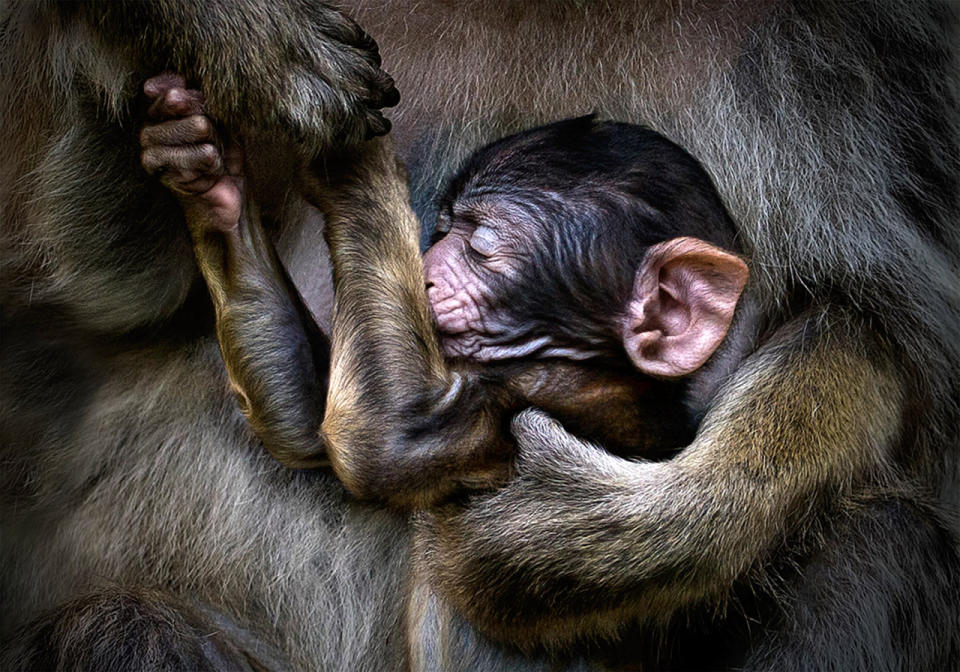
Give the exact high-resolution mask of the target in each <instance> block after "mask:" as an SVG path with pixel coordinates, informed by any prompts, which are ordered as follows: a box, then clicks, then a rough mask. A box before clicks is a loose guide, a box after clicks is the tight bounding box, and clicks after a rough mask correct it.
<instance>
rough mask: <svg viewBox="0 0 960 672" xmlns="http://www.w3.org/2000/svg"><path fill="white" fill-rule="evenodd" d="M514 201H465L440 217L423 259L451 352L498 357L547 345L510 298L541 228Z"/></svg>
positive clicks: (448, 352) (447, 350)
mask: <svg viewBox="0 0 960 672" xmlns="http://www.w3.org/2000/svg"><path fill="white" fill-rule="evenodd" d="M532 228H533V227H532V225H531V223H530V222H529V221H528V220H525V218H524V217H523V215H522V213H521V212H519V211H517V210H512V208H511V207H510V206H509V204H504V203H490V202H489V201H486V202H484V201H478V200H473V201H471V200H469V199H465V200H464V201H457V202H455V203H454V204H453V205H452V206H451V207H450V208H449V209H448V210H447V211H446V212H443V213H441V214H440V215H439V217H438V220H437V233H436V235H438V236H442V238H441V239H440V240H439V241H437V242H436V243H435V244H434V245H433V246H432V247H431V248H430V249H429V250H427V252H426V254H425V255H424V257H423V266H424V273H425V275H426V282H427V297H428V299H429V302H430V308H431V310H432V312H433V315H434V319H435V320H436V323H437V329H438V331H439V333H440V337H441V343H442V345H443V348H444V351H445V353H446V355H447V356H448V357H466V358H470V359H473V360H477V361H494V360H499V359H508V358H511V357H523V356H525V355H529V354H531V353H532V352H533V351H534V350H536V349H537V348H538V347H539V344H538V342H537V341H536V339H535V338H532V337H531V336H530V334H529V333H527V332H528V330H527V329H526V328H524V326H523V325H521V324H520V323H519V322H518V320H517V319H516V317H515V316H514V315H512V311H511V310H510V306H508V305H506V304H505V301H504V297H505V296H507V295H509V291H508V290H509V289H510V288H511V287H513V286H515V285H516V284H518V283H519V281H520V276H521V269H522V266H523V264H524V263H525V256H526V255H527V254H528V253H529V245H530V244H531V240H533V239H535V238H536V235H535V233H536V232H535V231H533V230H531V229H532Z"/></svg>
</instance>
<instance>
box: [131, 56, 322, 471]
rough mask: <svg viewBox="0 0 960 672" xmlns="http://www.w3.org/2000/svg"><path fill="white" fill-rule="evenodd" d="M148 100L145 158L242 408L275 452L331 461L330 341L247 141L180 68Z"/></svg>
mask: <svg viewBox="0 0 960 672" xmlns="http://www.w3.org/2000/svg"><path fill="white" fill-rule="evenodd" d="M144 90H145V91H146V92H147V95H148V97H150V99H151V107H150V110H149V116H150V119H151V122H152V123H148V124H147V125H146V126H145V127H144V129H143V131H142V132H141V136H140V138H141V144H142V147H143V151H142V154H141V160H142V162H143V166H144V168H146V170H147V171H148V172H151V173H154V174H158V175H159V176H160V180H161V182H163V184H164V185H165V186H166V187H167V188H168V189H170V190H171V191H172V192H173V193H174V194H175V195H176V197H177V200H178V201H179V202H180V205H181V206H182V208H183V211H184V215H185V218H186V221H187V225H188V227H189V229H190V236H191V239H192V241H193V249H194V254H195V256H196V260H197V265H198V266H199V268H200V272H201V274H202V275H203V279H204V281H205V282H206V285H207V289H208V290H209V293H210V298H211V300H212V302H213V307H214V313H215V316H216V333H217V339H218V341H219V344H220V351H221V353H222V354H223V360H224V363H225V365H226V369H227V373H228V374H229V377H230V382H231V385H232V387H233V389H234V391H235V393H236V395H237V398H238V400H239V402H240V406H241V409H242V410H243V412H244V414H245V415H246V416H247V418H248V419H249V421H250V423H251V425H252V426H253V428H254V430H255V431H256V433H257V435H258V436H259V437H260V439H261V440H262V441H263V443H264V445H265V446H266V448H267V449H268V450H269V451H270V453H271V454H272V455H274V457H276V458H277V459H278V460H280V461H281V462H283V463H284V464H287V465H289V466H291V467H311V466H318V465H320V464H322V463H323V462H324V458H323V455H322V454H323V446H322V444H321V443H320V440H319V430H320V422H321V419H322V417H323V401H324V395H325V392H326V377H327V370H328V365H329V352H330V348H329V343H328V341H327V339H326V337H325V336H324V335H323V333H322V332H321V331H320V329H319V328H318V327H317V325H316V323H315V322H314V321H313V317H312V316H311V315H310V312H309V311H308V310H307V308H306V306H305V305H304V303H303V301H302V299H301V297H300V295H299V293H298V292H297V290H296V288H295V287H294V286H293V283H291V282H290V280H289V278H288V277H287V274H286V271H285V270H284V268H283V266H282V265H281V263H280V261H279V259H278V258H277V255H276V252H275V250H274V249H273V245H272V243H271V242H270V239H269V238H268V236H267V234H266V232H265V231H264V229H263V226H262V224H261V221H260V212H259V209H258V208H257V205H256V204H255V203H254V202H253V199H252V198H251V196H250V194H249V191H248V190H247V189H246V188H245V178H244V165H243V155H242V150H241V148H240V146H239V145H237V144H236V143H229V142H227V146H226V148H225V149H224V150H222V151H221V150H220V146H221V145H222V144H224V143H223V139H222V138H221V137H219V135H220V134H219V133H218V132H217V130H216V129H215V127H214V125H213V123H212V121H211V120H210V119H209V118H208V117H207V116H205V115H204V114H203V111H204V108H203V95H202V94H201V93H200V92H199V91H196V90H190V89H187V88H186V83H185V81H184V79H183V78H182V77H180V76H179V75H169V74H167V75H160V76H157V77H154V78H152V79H150V80H148V81H147V82H146V84H145V85H144Z"/></svg>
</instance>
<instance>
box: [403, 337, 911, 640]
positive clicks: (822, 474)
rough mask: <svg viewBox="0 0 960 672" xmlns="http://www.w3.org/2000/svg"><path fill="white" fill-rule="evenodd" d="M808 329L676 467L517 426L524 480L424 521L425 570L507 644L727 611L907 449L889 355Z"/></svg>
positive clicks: (774, 350)
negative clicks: (837, 505)
mask: <svg viewBox="0 0 960 672" xmlns="http://www.w3.org/2000/svg"><path fill="white" fill-rule="evenodd" d="M801 326H802V325H801ZM801 331H802V329H798V331H797V333H795V334H793V335H791V336H790V337H789V338H787V339H785V340H783V341H781V342H779V343H778V342H775V341H774V342H771V344H770V345H769V347H767V348H765V349H764V350H762V351H760V352H758V353H757V354H756V355H754V356H753V357H751V359H750V360H748V361H747V362H746V363H745V364H744V365H743V367H742V368H741V369H740V371H739V372H738V375H737V377H736V379H734V380H733V381H731V383H730V384H728V386H727V387H726V389H725V390H724V392H723V393H722V394H721V397H720V398H719V399H718V400H717V402H716V404H714V406H713V408H712V410H711V412H710V415H709V416H708V417H707V418H706V420H705V421H704V424H703V427H702V428H701V431H700V433H699V435H698V437H697V439H696V440H695V441H694V443H693V444H692V445H691V446H689V447H688V448H687V449H686V450H685V451H684V452H683V453H682V454H681V455H679V456H678V457H677V458H675V459H674V460H671V461H667V462H661V463H650V462H644V463H633V462H629V461H626V460H622V459H620V458H617V457H615V456H612V455H610V454H608V453H606V452H604V451H601V450H599V449H596V448H593V447H591V446H588V445H586V444H582V443H580V442H578V441H576V440H574V439H572V438H571V437H569V436H568V435H565V434H564V433H563V431H562V428H559V426H557V425H556V424H555V423H552V422H550V421H537V422H535V423H534V424H533V425H532V426H530V425H528V426H526V428H522V427H521V428H519V430H518V431H515V433H516V434H517V440H518V443H519V445H520V453H519V456H518V458H517V465H516V469H517V473H518V475H517V477H516V478H515V479H514V480H511V482H510V483H509V484H508V485H507V486H505V487H504V488H502V489H501V490H500V491H498V492H496V493H494V494H491V495H478V496H476V497H475V498H473V499H472V500H471V501H470V502H469V503H468V504H467V506H466V507H464V508H457V507H453V506H451V507H447V508H445V509H440V510H438V512H436V513H434V514H431V516H430V517H428V518H427V519H426V523H425V526H424V528H423V531H422V532H423V533H422V534H421V537H420V541H419V542H418V543H420V544H421V545H422V547H423V553H424V556H425V557H426V558H427V561H426V563H425V566H424V571H426V572H429V573H431V574H432V575H433V582H434V584H435V585H437V586H439V587H440V588H441V590H442V591H444V592H445V593H446V594H447V595H448V596H450V597H451V598H452V599H453V600H454V602H455V603H456V604H457V606H458V607H459V608H461V609H462V610H463V611H464V613H466V614H467V615H468V617H470V618H472V619H474V620H476V621H477V622H478V623H480V624H482V625H485V626H487V627H488V628H490V629H491V632H492V634H494V635H499V636H500V637H503V638H506V639H516V637H517V630H518V629H523V628H529V629H530V633H531V636H532V637H533V638H536V636H537V633H538V632H539V631H540V630H539V629H540V628H543V627H545V626H544V623H549V624H552V625H557V624H558V623H559V626H558V628H559V630H560V631H564V630H569V632H570V633H576V635H577V636H579V635H582V634H583V633H584V632H586V633H587V634H591V632H590V630H591V629H595V632H596V633H603V632H606V633H609V631H611V630H615V629H616V626H617V623H619V622H622V620H623V618H624V617H635V616H636V615H640V614H643V615H644V617H645V618H658V617H663V618H664V619H668V618H669V617H670V616H671V614H672V613H673V611H674V610H676V609H677V608H680V607H682V606H683V605H684V604H690V603H703V602H707V603H709V602H714V603H722V601H723V599H724V598H725V597H726V596H727V595H728V593H729V589H730V587H731V585H732V584H733V582H734V581H735V580H736V579H738V578H739V577H741V576H743V574H744V573H745V572H746V571H747V570H748V569H749V568H750V567H751V566H754V565H756V564H757V563H762V562H763V561H764V560H765V559H766V556H767V554H768V553H769V552H771V551H772V550H773V549H774V548H775V547H776V545H777V543H778V541H779V540H780V539H781V538H782V537H783V536H784V535H789V534H791V533H792V532H794V531H796V530H797V529H798V526H799V525H801V524H802V523H803V522H804V516H805V515H806V514H807V513H808V512H810V511H811V510H815V507H812V503H813V502H822V500H823V499H831V498H836V497H838V496H840V495H841V494H842V493H844V492H848V491H849V490H850V488H851V487H852V486H853V484H854V483H855V480H856V478H858V477H859V476H861V475H864V476H865V475H866V474H871V473H872V474H883V473H885V471H886V464H885V462H886V456H887V455H888V454H889V452H890V450H891V446H892V445H893V443H894V442H895V441H896V439H897V435H898V431H899V419H900V415H901V409H900V407H899V404H900V399H901V398H902V394H903V390H902V389H901V384H900V382H899V378H898V376H897V375H896V373H895V371H894V369H893V367H892V366H891V365H890V364H889V363H888V362H889V360H888V359H886V358H885V356H884V354H883V353H877V352H871V353H870V354H872V355H873V356H872V357H868V356H867V350H866V349H864V350H863V351H856V350H854V349H853V347H852V346H850V347H847V346H844V347H841V346H840V345H839V343H840V342H839V341H835V342H832V341H831V339H829V337H822V338H821V339H820V342H819V343H810V342H806V341H804V337H803V335H802V333H800V332H801ZM877 361H879V362H880V363H879V364H876V363H873V362H877ZM801 392H802V394H801ZM532 572H533V573H532ZM561 592H562V593H563V594H564V599H563V600H558V595H559V594H560V593H561ZM477 595H488V596H489V599H483V600H478V599H476V596H477ZM468 596H469V597H468ZM677 596H681V597H682V599H679V600H678V597H677ZM610 604H616V605H618V606H616V607H610V606H609V605H610ZM558 605H561V606H562V608H561V606H558ZM564 609H567V610H568V613H564ZM598 611H599V612H601V613H603V614H605V615H603V616H600V617H597V618H596V619H594V620H595V622H591V623H587V622H586V621H581V620H580V619H583V618H584V617H585V615H587V614H596V613H597V612H598ZM651 615H652V616H651ZM498 628H503V630H501V631H500V632H497V629H498ZM508 630H511V631H512V632H508ZM571 636H573V635H571Z"/></svg>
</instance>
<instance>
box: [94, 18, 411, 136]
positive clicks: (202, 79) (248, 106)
mask: <svg viewBox="0 0 960 672" xmlns="http://www.w3.org/2000/svg"><path fill="white" fill-rule="evenodd" d="M81 7H82V9H81V11H82V12H83V14H84V16H85V18H86V19H87V22H88V23H89V25H90V26H91V28H92V29H94V30H97V31H99V32H101V33H102V36H103V38H104V39H105V40H107V41H108V42H112V43H114V44H116V45H117V47H118V48H122V49H124V50H131V49H132V50H134V55H135V56H136V60H137V61H138V65H139V67H140V68H141V69H142V70H144V71H147V72H150V71H152V72H157V71H161V70H174V71H176V72H179V73H182V74H183V75H185V76H186V78H187V81H189V82H191V83H192V84H195V85H199V86H198V88H200V89H201V90H202V91H203V92H204V94H205V96H206V110H207V112H208V113H209V114H210V115H211V116H213V117H214V118H216V119H217V120H218V121H219V122H221V123H222V124H224V125H225V126H226V127H228V128H230V129H231V130H233V131H239V132H241V133H243V134H244V135H248V136H253V135H256V134H259V133H264V132H266V133H276V134H280V135H281V136H284V137H286V138H287V139H289V140H290V141H292V142H293V143H295V144H296V145H297V146H299V147H301V148H302V149H303V150H305V153H307V154H316V153H318V152H319V151H321V150H324V149H327V148H329V147H330V146H331V145H334V144H339V143H345V144H349V143H353V142H357V141H360V140H363V139H365V138H369V137H372V136H375V135H381V134H384V133H386V132H387V131H389V130H390V122H389V121H388V120H386V119H385V118H384V117H383V115H382V114H381V112H380V110H381V108H383V107H389V106H392V105H395V104H396V103H397V102H398V100H399V94H398V93H397V90H396V88H395V87H394V84H393V80H392V79H391V78H390V76H389V75H387V74H386V73H385V72H384V71H383V70H381V69H380V54H379V51H378V49H377V44H376V42H374V41H373V39H372V38H371V37H370V36H369V35H367V34H366V33H365V32H364V31H363V29H361V28H360V26H358V25H357V23H356V22H354V21H353V20H352V19H350V18H348V17H347V16H345V15H344V14H342V13H341V12H340V11H338V10H337V9H335V8H333V7H331V6H328V5H323V4H319V3H314V2H300V1H298V0H278V1H276V2H269V3H264V2H261V1H260V0H209V1H208V2H200V3H198V2H194V1H193V0H162V1H160V0H157V1H154V2H140V1H132V0H130V1H123V2H95V1H89V2H86V3H84V4H83V5H82V6H81Z"/></svg>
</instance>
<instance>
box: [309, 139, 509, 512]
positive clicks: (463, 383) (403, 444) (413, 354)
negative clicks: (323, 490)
mask: <svg viewBox="0 0 960 672" xmlns="http://www.w3.org/2000/svg"><path fill="white" fill-rule="evenodd" d="M361 151H365V152H366V154H365V156H364V157H363V158H361V159H359V162H358V163H357V164H354V165H357V166H359V167H358V168H353V170H355V171H356V173H358V174H353V175H351V177H350V179H347V180H345V181H344V182H345V183H343V184H340V185H338V188H336V189H333V190H328V191H327V192H325V193H324V194H321V195H319V197H318V198H317V199H316V200H317V202H318V205H319V206H320V207H321V209H322V210H323V212H324V214H325V217H326V227H327V228H326V234H327V240H328V243H329V246H330V254H331V259H332V261H333V269H334V283H335V286H336V299H335V304H334V319H333V344H332V352H333V358H332V367H331V378H330V386H329V394H328V398H327V412H326V416H325V418H324V424H323V435H324V439H325V442H326V444H327V447H328V451H329V453H330V456H331V461H332V463H333V466H334V468H335V470H336V471H337V474H338V476H340V478H341V479H342V480H343V482H344V483H345V484H346V485H347V486H348V487H349V488H350V489H351V491H353V492H354V493H355V494H357V495H358V496H361V497H375V498H381V499H386V500H388V501H390V502H392V503H394V504H397V505H400V506H425V505H428V504H430V503H431V502H433V501H435V500H436V499H437V498H439V497H442V496H444V495H445V494H448V493H449V492H450V491H451V490H452V489H454V488H455V487H456V486H457V485H458V484H462V483H464V482H472V483H478V482H479V483H490V482H491V481H492V480H493V479H495V478H498V477H499V476H501V475H502V471H503V469H504V460H502V459H501V460H499V462H498V463H497V466H493V467H491V460H490V459H489V456H490V455H491V453H493V452H495V451H497V450H498V449H499V448H501V447H502V446H501V445H500V443H499V442H498V439H499V438H501V437H500V428H501V426H502V422H501V421H502V419H503V417H504V409H505V408H506V406H507V400H506V399H504V398H503V395H487V394H484V393H483V391H482V390H481V389H480V387H479V383H478V381H476V380H474V379H473V378H472V377H470V376H466V375H465V376H459V375H456V374H454V373H453V372H451V371H450V370H449V369H448V368H447V365H446V362H445V361H444V358H443V355H442V353H441V351H440V347H439V344H438V342H437V338H436V335H435V333H434V328H433V323H432V320H431V318H430V314H429V307H428V304H427V297H426V290H425V285H424V278H423V271H422V261H421V257H420V250H419V242H418V238H419V231H420V226H419V222H418V221H417V219H416V216H415V215H414V214H413V212H412V211H411V209H410V206H409V197H408V194H407V188H406V181H405V178H404V176H403V174H402V172H401V169H400V168H399V167H398V166H397V164H396V162H395V159H394V156H393V152H392V148H391V147H390V146H389V144H388V143H386V142H383V141H380V143H379V144H373V145H368V146H367V147H366V148H365V150H361ZM493 462H496V461H495V460H494V461H493Z"/></svg>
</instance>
